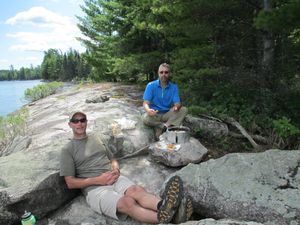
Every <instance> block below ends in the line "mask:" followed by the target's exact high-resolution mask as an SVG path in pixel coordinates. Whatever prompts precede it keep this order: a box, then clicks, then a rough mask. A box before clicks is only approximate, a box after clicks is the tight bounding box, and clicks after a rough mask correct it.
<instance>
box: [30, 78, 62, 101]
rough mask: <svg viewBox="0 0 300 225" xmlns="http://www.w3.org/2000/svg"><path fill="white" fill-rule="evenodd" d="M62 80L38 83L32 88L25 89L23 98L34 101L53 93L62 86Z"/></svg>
mask: <svg viewBox="0 0 300 225" xmlns="http://www.w3.org/2000/svg"><path fill="white" fill-rule="evenodd" d="M62 86H63V83H62V82H56V81H55V82H50V83H46V84H39V85H37V86H35V87H33V88H28V89H26V90H25V99H27V100H29V101H36V100H39V99H41V98H45V97H47V96H49V95H52V94H54V93H55V92H56V91H57V89H58V88H60V87H62Z"/></svg>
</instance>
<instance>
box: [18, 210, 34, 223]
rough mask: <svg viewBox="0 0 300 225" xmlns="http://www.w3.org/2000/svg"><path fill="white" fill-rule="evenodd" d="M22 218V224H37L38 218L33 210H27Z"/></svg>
mask: <svg viewBox="0 0 300 225" xmlns="http://www.w3.org/2000/svg"><path fill="white" fill-rule="evenodd" d="M21 218H22V219H21V223H22V225H36V219H35V217H34V215H33V214H32V213H31V212H27V211H26V210H25V212H24V214H23V215H22V217H21Z"/></svg>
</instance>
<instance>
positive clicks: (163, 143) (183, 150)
mask: <svg viewBox="0 0 300 225" xmlns="http://www.w3.org/2000/svg"><path fill="white" fill-rule="evenodd" d="M166 135H167V133H163V134H162V135H161V136H160V141H158V142H155V143H152V144H151V145H150V147H149V150H150V155H151V157H152V158H153V159H154V160H156V161H158V162H161V163H163V164H165V165H167V166H171V167H179V166H185V165H187V164H189V163H199V162H201V161H202V160H203V158H204V157H205V156H206V155H207V153H208V150H207V148H205V147H204V146H203V145H202V144H201V143H200V142H199V141H198V140H197V139H196V138H193V137H190V138H189V141H188V142H185V143H178V144H174V143H170V142H169V141H168V140H167V138H166Z"/></svg>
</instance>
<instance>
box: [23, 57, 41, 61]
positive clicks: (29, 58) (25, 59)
mask: <svg viewBox="0 0 300 225" xmlns="http://www.w3.org/2000/svg"><path fill="white" fill-rule="evenodd" d="M19 60H20V61H30V62H31V61H39V60H40V59H39V58H37V57H34V56H30V57H20V58H19Z"/></svg>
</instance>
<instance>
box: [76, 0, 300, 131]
mask: <svg viewBox="0 0 300 225" xmlns="http://www.w3.org/2000/svg"><path fill="white" fill-rule="evenodd" d="M266 3H270V8H267V7H266V5H264V4H266ZM299 7H300V0H278V1H272V0H267V1H259V0H253V1H239V0H228V1H224V0H216V1H209V0H201V1H199V0H190V1H180V0H164V1H158V0H149V1H138V0H130V1H129V0H86V1H85V2H84V5H83V6H82V9H83V11H84V13H85V15H84V16H83V17H81V18H79V20H80V23H79V28H80V30H81V31H82V33H83V35H84V36H85V37H86V38H81V39H80V40H81V42H82V43H83V44H84V45H85V46H86V48H87V53H86V55H85V59H86V61H87V62H88V63H89V64H90V65H91V66H92V70H91V73H90V78H91V79H92V80H94V81H101V80H108V81H126V82H128V81H131V82H141V81H149V80H153V79H156V78H157V67H158V65H159V64H160V63H162V62H167V63H169V64H170V65H171V74H172V80H173V81H174V82H176V83H177V84H178V86H179V87H180V94H181V99H182V101H183V104H184V105H187V106H190V107H189V108H190V112H192V113H195V114H199V113H202V112H203V113H208V114H212V115H214V116H217V117H221V118H223V117H226V116H231V117H234V118H236V119H237V120H238V121H239V122H240V123H241V124H243V126H245V128H246V129H250V130H251V131H253V132H254V133H256V134H261V135H270V132H271V130H272V129H271V127H272V122H271V121H272V120H273V119H276V118H281V117H284V116H286V117H289V118H290V119H291V121H290V122H291V123H293V124H295V127H300V118H299V113H300V108H299V107H300V106H299V103H298V102H299V98H300V88H299V87H300V81H299V65H300V45H299V43H300V42H299V40H300V32H299V25H300V22H299V21H300V18H299V15H300V14H299V13H298V12H299V10H300V8H299ZM268 41H269V42H268ZM267 44H269V45H267ZM266 46H269V47H268V48H267V47H266ZM270 52H271V53H272V54H270ZM268 57H269V58H268ZM266 59H268V60H266ZM266 61H267V62H266Z"/></svg>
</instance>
